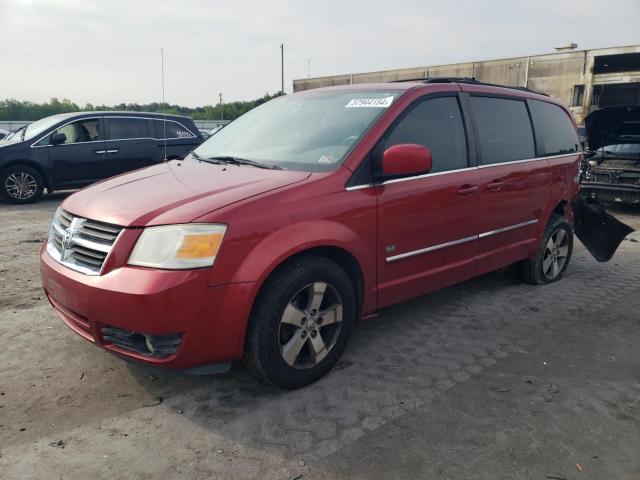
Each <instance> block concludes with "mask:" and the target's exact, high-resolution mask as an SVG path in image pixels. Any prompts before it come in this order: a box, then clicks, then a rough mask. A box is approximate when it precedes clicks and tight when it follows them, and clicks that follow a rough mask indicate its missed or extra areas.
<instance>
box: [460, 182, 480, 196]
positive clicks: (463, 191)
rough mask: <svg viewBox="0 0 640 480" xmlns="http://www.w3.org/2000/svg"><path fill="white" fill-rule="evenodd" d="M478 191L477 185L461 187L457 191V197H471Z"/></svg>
mask: <svg viewBox="0 0 640 480" xmlns="http://www.w3.org/2000/svg"><path fill="white" fill-rule="evenodd" d="M478 190H479V187H478V185H468V184H466V185H463V186H461V187H460V188H459V189H458V195H471V194H472V193H476V192H477V191H478Z"/></svg>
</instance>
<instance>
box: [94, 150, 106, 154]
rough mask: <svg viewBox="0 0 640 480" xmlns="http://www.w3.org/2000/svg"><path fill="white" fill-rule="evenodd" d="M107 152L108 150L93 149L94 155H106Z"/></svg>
mask: <svg viewBox="0 0 640 480" xmlns="http://www.w3.org/2000/svg"><path fill="white" fill-rule="evenodd" d="M105 153H107V151H106V150H94V151H93V154H94V155H104V154H105Z"/></svg>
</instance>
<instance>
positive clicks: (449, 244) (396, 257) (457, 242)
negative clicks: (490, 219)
mask: <svg viewBox="0 0 640 480" xmlns="http://www.w3.org/2000/svg"><path fill="white" fill-rule="evenodd" d="M477 239H478V236H477V235H474V236H473V237H465V238H461V239H459V240H453V241H452V242H447V243H441V244H440V245H433V246H432V247H427V248H421V249H420V250H414V251H413V252H406V253H401V254H399V255H393V256H392V257H387V258H386V259H385V260H386V261H387V262H395V261H396V260H401V259H403V258H407V257H413V256H415V255H421V254H423V253H429V252H434V251H436V250H440V249H442V248H447V247H453V246H454V245H460V244H462V243H467V242H473V241H474V240H477Z"/></svg>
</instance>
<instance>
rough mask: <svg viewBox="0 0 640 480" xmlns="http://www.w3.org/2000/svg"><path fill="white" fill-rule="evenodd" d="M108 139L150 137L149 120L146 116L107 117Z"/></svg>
mask: <svg viewBox="0 0 640 480" xmlns="http://www.w3.org/2000/svg"><path fill="white" fill-rule="evenodd" d="M105 121H106V124H107V125H106V128H107V139H108V140H125V139H132V138H148V137H149V122H148V121H147V119H146V118H109V117H107V118H106V119H105Z"/></svg>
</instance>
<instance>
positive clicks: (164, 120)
mask: <svg viewBox="0 0 640 480" xmlns="http://www.w3.org/2000/svg"><path fill="white" fill-rule="evenodd" d="M160 62H161V68H162V140H163V142H164V161H165V162H166V161H167V115H166V114H165V112H164V48H162V47H160Z"/></svg>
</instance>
